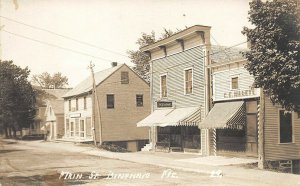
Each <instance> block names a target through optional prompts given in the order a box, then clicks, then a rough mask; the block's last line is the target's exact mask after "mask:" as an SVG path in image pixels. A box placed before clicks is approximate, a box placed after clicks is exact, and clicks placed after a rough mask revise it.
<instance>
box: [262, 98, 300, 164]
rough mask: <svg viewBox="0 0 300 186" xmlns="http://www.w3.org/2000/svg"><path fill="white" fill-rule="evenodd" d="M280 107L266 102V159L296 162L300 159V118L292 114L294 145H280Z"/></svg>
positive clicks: (267, 100)
mask: <svg viewBox="0 0 300 186" xmlns="http://www.w3.org/2000/svg"><path fill="white" fill-rule="evenodd" d="M280 109H282V108H281V107H280V106H278V105H276V106H273V104H272V103H271V101H270V99H268V98H266V101H265V125H264V134H265V159H266V160H270V161H275V160H295V159H300V118H299V117H298V114H297V113H295V112H293V113H292V122H293V135H294V136H293V137H294V143H289V144H280V143H279V138H280V134H279V113H278V112H279V110H280Z"/></svg>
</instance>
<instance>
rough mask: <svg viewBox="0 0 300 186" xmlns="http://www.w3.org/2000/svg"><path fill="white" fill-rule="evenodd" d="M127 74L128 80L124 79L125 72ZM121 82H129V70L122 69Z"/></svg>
mask: <svg viewBox="0 0 300 186" xmlns="http://www.w3.org/2000/svg"><path fill="white" fill-rule="evenodd" d="M124 73H125V74H127V80H126V79H123V74H124ZM121 84H129V72H128V71H121Z"/></svg>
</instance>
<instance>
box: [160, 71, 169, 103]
mask: <svg viewBox="0 0 300 186" xmlns="http://www.w3.org/2000/svg"><path fill="white" fill-rule="evenodd" d="M164 76H165V77H166V86H165V87H166V96H163V92H162V77H164ZM159 77H160V78H159V84H160V86H159V87H160V97H161V98H167V97H168V82H167V81H168V74H167V73H165V74H161V75H160V76H159Z"/></svg>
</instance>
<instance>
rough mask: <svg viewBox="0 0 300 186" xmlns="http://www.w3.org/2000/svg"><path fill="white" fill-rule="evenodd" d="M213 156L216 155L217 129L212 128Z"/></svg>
mask: <svg viewBox="0 0 300 186" xmlns="http://www.w3.org/2000/svg"><path fill="white" fill-rule="evenodd" d="M213 143H214V144H213V146H214V156H217V129H213Z"/></svg>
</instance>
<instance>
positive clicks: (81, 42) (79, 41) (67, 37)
mask: <svg viewBox="0 0 300 186" xmlns="http://www.w3.org/2000/svg"><path fill="white" fill-rule="evenodd" d="M0 17H1V18H4V19H6V20H8V21H11V22H15V23H18V24H21V25H24V26H27V27H30V28H33V29H36V30H40V31H44V32H48V33H50V34H53V35H56V36H59V37H62V38H65V39H69V40H72V41H75V42H77V43H80V44H83V45H87V46H90V47H93V48H97V49H99V50H104V51H107V52H110V53H114V54H117V55H120V56H123V57H128V56H127V55H124V54H121V53H119V52H116V51H113V50H109V49H106V48H102V47H99V46H97V45H94V44H90V43H88V42H85V41H81V40H78V39H74V38H72V37H69V36H65V35H62V34H59V33H56V32H53V31H51V30H47V29H44V28H41V27H37V26H33V25H29V24H27V23H24V22H20V21H16V20H14V19H11V18H8V17H5V16H1V15H0Z"/></svg>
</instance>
